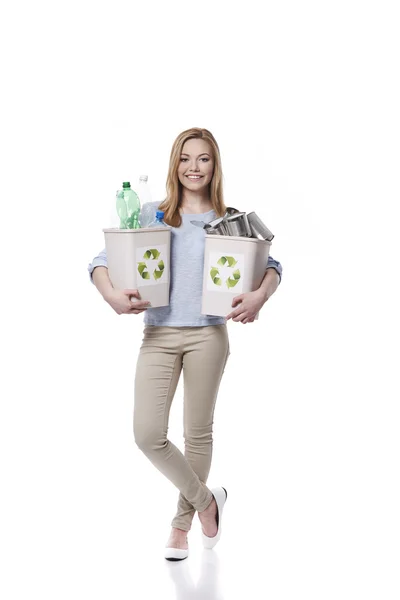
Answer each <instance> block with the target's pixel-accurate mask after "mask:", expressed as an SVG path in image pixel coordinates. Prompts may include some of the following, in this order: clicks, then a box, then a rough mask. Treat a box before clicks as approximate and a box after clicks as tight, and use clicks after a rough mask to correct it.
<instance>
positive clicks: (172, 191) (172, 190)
mask: <svg viewBox="0 0 400 600" xmlns="http://www.w3.org/2000/svg"><path fill="white" fill-rule="evenodd" d="M191 138H200V139H203V140H205V141H207V142H208V143H209V144H210V146H211V148H212V153H213V158H214V173H213V177H212V180H211V182H210V199H211V204H212V206H213V209H214V210H215V212H216V214H217V216H218V217H222V216H224V214H225V212H226V206H225V204H224V194H223V190H222V166H221V156H220V153H219V147H218V144H217V141H216V139H215V138H214V136H213V134H212V133H211V132H210V131H208V129H201V128H200V127H192V128H191V129H187V130H186V131H182V133H180V134H179V135H178V137H177V138H176V140H175V141H174V143H173V145H172V149H171V155H170V159H169V169H168V177H167V184H166V189H167V196H166V198H165V199H164V200H163V202H162V204H160V206H159V210H163V211H164V221H165V223H167V225H171V226H172V227H180V225H181V223H182V217H181V215H180V212H179V208H180V202H181V199H182V184H181V182H180V181H179V178H178V167H179V164H180V159H181V153H182V148H183V145H184V144H185V142H186V141H187V140H189V139H191Z"/></svg>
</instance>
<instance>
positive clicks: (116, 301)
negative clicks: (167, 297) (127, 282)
mask: <svg viewBox="0 0 400 600" xmlns="http://www.w3.org/2000/svg"><path fill="white" fill-rule="evenodd" d="M131 296H133V297H134V298H138V300H133V301H132V300H131V299H130V298H131ZM104 300H105V301H106V302H108V304H109V305H110V306H111V308H113V309H114V310H115V312H116V313H117V314H118V315H122V314H125V315H131V314H134V315H138V314H139V313H142V312H143V311H144V310H147V308H148V306H149V304H150V302H149V301H148V300H141V299H140V294H139V292H138V290H117V289H113V290H112V291H111V292H110V293H108V294H107V296H104Z"/></svg>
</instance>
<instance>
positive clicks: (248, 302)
mask: <svg viewBox="0 0 400 600" xmlns="http://www.w3.org/2000/svg"><path fill="white" fill-rule="evenodd" d="M238 303H240V304H239V306H238V307H237V308H236V309H235V310H233V311H232V312H231V313H229V315H228V316H227V317H226V320H227V321H229V319H232V321H240V322H241V323H243V324H246V323H253V321H254V318H255V316H256V314H257V313H258V311H259V310H260V309H261V308H262V307H263V306H264V298H263V296H262V295H261V294H260V292H259V291H258V290H256V291H255V292H247V293H246V294H240V296H236V297H235V298H233V300H232V306H236V305H237V304H238Z"/></svg>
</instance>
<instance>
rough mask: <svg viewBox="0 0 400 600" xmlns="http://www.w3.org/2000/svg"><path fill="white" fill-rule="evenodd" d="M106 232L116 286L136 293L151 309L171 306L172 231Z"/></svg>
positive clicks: (109, 260)
mask: <svg viewBox="0 0 400 600" xmlns="http://www.w3.org/2000/svg"><path fill="white" fill-rule="evenodd" d="M103 232H104V238H105V245H106V252H107V267H108V275H109V277H110V280H111V283H112V284H113V286H114V287H115V288H117V289H137V290H138V291H139V294H140V296H141V299H142V300H148V301H149V302H150V306H151V308H155V307H157V306H168V305H169V289H170V256H171V228H170V227H151V228H145V227H144V228H142V229H117V228H111V229H103ZM132 300H133V301H134V300H135V298H133V297H132Z"/></svg>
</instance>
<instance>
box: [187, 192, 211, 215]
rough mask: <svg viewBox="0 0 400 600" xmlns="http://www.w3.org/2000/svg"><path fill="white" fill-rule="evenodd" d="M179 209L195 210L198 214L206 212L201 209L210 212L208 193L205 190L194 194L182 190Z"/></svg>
mask: <svg viewBox="0 0 400 600" xmlns="http://www.w3.org/2000/svg"><path fill="white" fill-rule="evenodd" d="M180 204H181V207H182V208H190V209H195V210H196V211H198V212H207V211H203V210H202V209H204V208H206V209H207V210H210V208H212V204H211V198H210V191H209V189H208V188H206V189H205V190H204V191H199V192H197V191H196V192H195V191H192V190H187V189H186V188H184V189H183V190H182V198H181V203H180Z"/></svg>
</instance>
